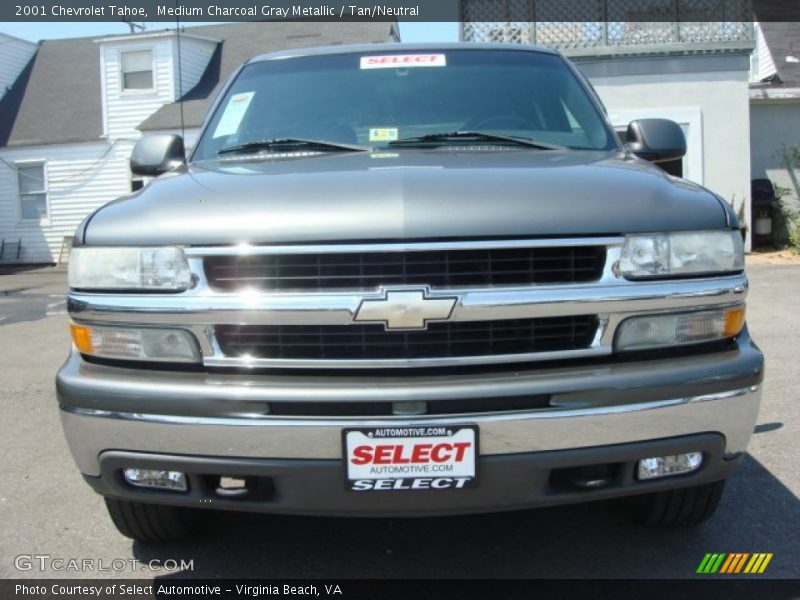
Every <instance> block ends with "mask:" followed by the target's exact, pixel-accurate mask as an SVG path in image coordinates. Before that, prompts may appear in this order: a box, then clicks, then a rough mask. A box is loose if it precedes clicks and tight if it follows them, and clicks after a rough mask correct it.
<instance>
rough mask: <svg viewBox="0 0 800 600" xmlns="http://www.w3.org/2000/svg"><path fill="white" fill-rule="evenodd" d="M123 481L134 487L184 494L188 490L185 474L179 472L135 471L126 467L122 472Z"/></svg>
mask: <svg viewBox="0 0 800 600" xmlns="http://www.w3.org/2000/svg"><path fill="white" fill-rule="evenodd" d="M124 476H125V481H127V482H128V483H130V484H131V485H135V486H136V487H143V488H156V489H160V490H172V491H173V492H185V491H186V490H188V489H189V485H188V484H187V482H186V473H182V472H181V471H162V470H160V469H136V468H133V467H128V468H127V469H125V472H124Z"/></svg>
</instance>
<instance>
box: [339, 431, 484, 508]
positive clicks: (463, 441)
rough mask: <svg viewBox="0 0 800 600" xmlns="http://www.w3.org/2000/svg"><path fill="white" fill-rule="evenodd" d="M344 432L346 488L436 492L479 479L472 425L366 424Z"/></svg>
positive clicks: (470, 484)
mask: <svg viewBox="0 0 800 600" xmlns="http://www.w3.org/2000/svg"><path fill="white" fill-rule="evenodd" d="M343 433H344V435H343V442H344V443H343V445H344V457H345V461H346V463H347V482H346V484H347V489H348V490H351V491H354V492H364V491H399V490H434V491H437V490H448V489H451V490H452V489H463V488H469V487H475V486H476V485H477V483H478V479H477V471H476V465H477V456H478V427H477V426H476V425H455V426H453V425H451V426H439V425H414V426H409V427H368V428H358V429H345V430H344V432H343Z"/></svg>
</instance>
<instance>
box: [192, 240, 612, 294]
mask: <svg viewBox="0 0 800 600" xmlns="http://www.w3.org/2000/svg"><path fill="white" fill-rule="evenodd" d="M605 253H606V251H605V248H604V247H603V246H567V247H552V248H547V247H544V248H492V249H483V250H436V251H429V250H424V251H405V252H397V253H387V252H357V253H330V254H275V255H255V256H208V257H206V258H205V260H204V265H205V271H206V277H207V279H208V282H209V285H211V287H212V288H215V289H218V290H223V291H233V290H238V289H241V288H243V287H248V288H255V289H260V290H270V291H283V290H326V289H357V290H364V289H377V288H379V287H380V286H382V285H387V284H393V285H429V286H431V287H433V288H436V287H486V286H495V285H531V284H548V283H550V284H557V283H583V282H589V281H595V280H597V279H599V278H600V276H601V275H602V270H603V265H604V262H605Z"/></svg>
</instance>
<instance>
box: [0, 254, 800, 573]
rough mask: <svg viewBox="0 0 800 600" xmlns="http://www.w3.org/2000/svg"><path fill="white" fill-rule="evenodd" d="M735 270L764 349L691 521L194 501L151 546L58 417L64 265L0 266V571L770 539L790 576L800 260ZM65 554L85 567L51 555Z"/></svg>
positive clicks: (582, 512)
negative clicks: (80, 463)
mask: <svg viewBox="0 0 800 600" xmlns="http://www.w3.org/2000/svg"><path fill="white" fill-rule="evenodd" d="M748 273H749V275H750V278H751V290H750V299H749V304H748V321H749V324H750V329H751V333H752V334H753V336H754V338H755V340H756V341H757V342H758V343H759V345H760V346H761V348H762V349H763V351H764V352H765V354H766V357H767V378H766V382H765V384H764V396H763V403H762V407H761V413H760V417H759V420H758V425H757V427H756V429H755V435H754V436H753V439H752V442H751V445H750V453H749V456H748V457H747V458H746V460H745V462H744V464H743V467H742V469H741V470H740V471H739V472H738V473H737V474H736V475H735V476H734V477H733V478H732V479H731V480H730V482H729V484H728V487H727V490H726V493H725V495H724V497H723V500H722V503H721V505H720V508H719V510H718V511H717V514H716V515H715V517H714V518H713V519H712V520H711V521H709V522H707V523H706V524H704V525H702V526H700V527H698V528H695V529H689V530H669V531H659V530H647V529H641V528H639V527H636V526H634V525H632V524H631V523H630V522H629V521H628V520H627V518H626V515H625V512H624V509H623V508H622V507H621V504H620V503H618V502H603V503H594V504H585V505H575V506H567V507H558V508H549V509H540V510H533V511H524V512H513V513H503V514H494V515H481V516H469V517H451V518H427V519H330V518H304V517H273V516H264V515H245V514H223V513H216V512H214V511H208V518H209V521H210V523H209V525H210V527H209V531H208V532H207V533H206V534H205V535H203V536H202V537H199V538H196V539H194V540H191V541H186V542H183V543H174V544H169V545H165V546H161V547H156V548H154V547H148V546H144V545H141V544H138V543H133V542H131V541H130V540H128V539H126V538H124V537H122V536H121V535H119V534H118V533H117V531H116V530H115V529H114V527H113V526H112V524H111V522H110V520H109V519H108V517H107V515H106V512H105V507H104V505H103V501H102V499H101V498H100V497H99V496H97V495H95V494H94V492H92V491H91V490H90V488H89V487H88V486H87V485H86V484H85V483H84V482H83V480H82V479H81V477H80V475H79V473H78V471H77V469H76V468H75V466H74V464H73V462H72V458H71V457H70V455H69V452H68V450H67V447H66V444H65V442H64V438H63V435H62V433H61V428H60V425H59V420H58V410H57V405H56V400H55V394H54V389H53V377H54V375H55V372H56V370H57V368H58V367H59V365H60V364H61V362H62V361H63V360H64V358H65V356H66V353H67V348H68V343H69V341H68V334H67V317H66V315H65V305H64V292H65V288H66V275H65V273H64V272H63V271H54V270H52V269H40V270H32V271H25V272H17V273H14V274H0V356H2V360H0V383H1V384H2V385H0V405H1V406H2V410H0V428H1V429H0V431H2V435H0V457H2V464H1V466H0V477H1V478H2V484H0V514H1V515H2V517H1V518H0V577H3V578H11V577H125V578H140V577H141V578H150V577H153V576H157V577H263V578H297V579H305V578H312V577H314V578H317V577H319V578H329V579H331V578H332V579H338V578H343V577H345V578H384V577H397V578H473V577H474V578H484V577H503V578H506V577H509V578H511V577H514V578H516V577H522V578H533V577H566V578H578V577H600V578H654V577H658V578H683V577H694V576H695V570H696V568H697V566H698V564H699V563H700V561H701V559H702V558H703V556H704V555H705V553H707V552H772V553H774V558H773V559H772V562H771V563H770V565H769V567H768V569H767V572H766V573H765V574H764V575H763V576H762V577H776V578H777V577H780V578H798V577H800V501H799V500H798V497H799V496H800V467H799V466H798V458H799V457H800V392H799V391H798V390H800V370H798V367H797V365H798V364H800V361H799V360H798V354H800V345H799V344H798V339H800V317H798V308H799V307H800V305H799V304H798V298H800V266H797V265H792V266H771V265H754V266H752V267H749V268H748ZM43 555H44V556H47V557H49V558H46V559H41V558H35V556H43ZM19 557H22V558H19ZM26 557H27V558H26ZM72 558H75V559H80V560H84V559H90V560H93V561H94V562H93V564H94V569H95V570H94V571H72V570H57V569H54V568H52V567H53V564H56V563H54V562H53V561H54V559H65V560H66V561H68V560H69V559H72ZM131 559H137V560H138V561H142V562H143V563H147V562H149V561H151V560H154V559H155V560H158V561H161V564H166V565H167V566H173V565H172V563H169V562H166V563H164V561H167V560H168V559H173V560H176V561H177V563H178V565H180V561H181V560H183V561H184V562H187V563H188V562H189V561H191V568H183V569H181V568H178V569H176V570H168V571H164V570H157V569H156V570H154V569H151V568H150V567H148V566H146V565H140V564H134V563H132V562H130V560H131ZM115 561H116V562H115ZM122 561H124V563H125V565H126V566H124V567H122V568H118V567H121V565H122V564H123V562H122ZM41 564H49V568H46V569H44V570H41V569H40V568H39V565H41ZM57 564H62V563H57ZM69 564H70V563H68V562H65V563H63V565H62V568H67V567H68V566H69ZM28 565H30V567H31V568H30V569H27V566H28ZM20 567H21V568H22V569H23V570H20ZM103 567H104V568H105V569H106V570H103V571H101V570H98V569H100V568H103ZM26 569H27V570H26Z"/></svg>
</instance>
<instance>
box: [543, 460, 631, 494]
mask: <svg viewBox="0 0 800 600" xmlns="http://www.w3.org/2000/svg"><path fill="white" fill-rule="evenodd" d="M621 467H622V463H608V464H600V465H583V466H579V467H565V468H562V469H553V470H552V471H551V472H550V485H551V486H553V487H554V488H556V489H558V490H562V491H591V490H597V489H600V488H605V487H608V486H610V485H612V484H614V483H616V482H617V481H618V479H619V474H620V470H621Z"/></svg>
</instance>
